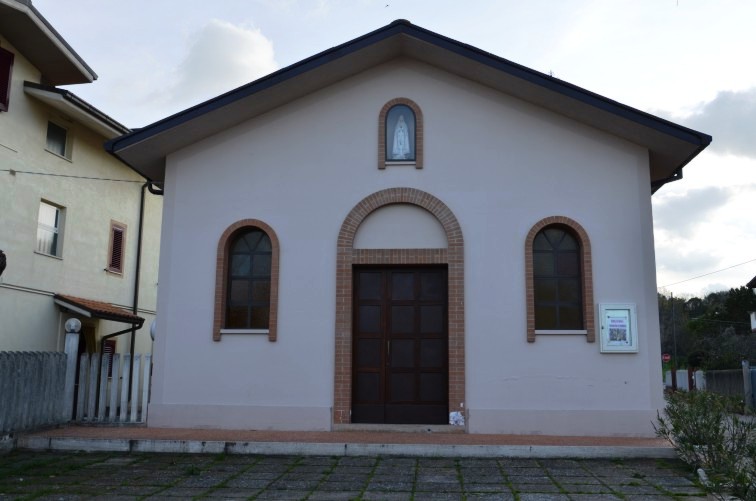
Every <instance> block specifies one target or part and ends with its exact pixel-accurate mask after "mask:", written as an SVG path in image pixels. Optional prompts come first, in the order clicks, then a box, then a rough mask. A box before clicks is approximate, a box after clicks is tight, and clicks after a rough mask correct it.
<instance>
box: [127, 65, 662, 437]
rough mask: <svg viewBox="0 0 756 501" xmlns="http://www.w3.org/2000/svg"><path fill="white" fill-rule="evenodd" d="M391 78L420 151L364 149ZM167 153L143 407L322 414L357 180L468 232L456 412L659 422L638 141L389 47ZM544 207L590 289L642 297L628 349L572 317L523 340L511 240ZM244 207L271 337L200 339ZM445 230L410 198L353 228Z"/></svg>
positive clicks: (305, 417)
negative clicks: (148, 388) (415, 154)
mask: <svg viewBox="0 0 756 501" xmlns="http://www.w3.org/2000/svg"><path fill="white" fill-rule="evenodd" d="M396 98H405V99H409V100H411V101H413V102H414V103H416V104H417V106H418V107H419V108H420V109H421V110H422V117H423V123H424V132H423V134H424V135H423V141H424V142H423V152H424V160H423V168H422V169H416V168H414V167H413V166H411V165H409V166H407V165H404V166H388V167H386V168H385V169H379V168H377V166H376V153H377V150H378V148H377V145H378V141H379V138H378V127H377V123H378V116H379V112H380V110H381V109H382V107H383V106H384V105H385V104H386V103H388V102H389V101H391V100H393V99H396ZM139 148H140V147H139V146H138V147H136V150H137V151H138V152H142V151H145V150H139ZM116 149H117V148H116ZM125 150H126V147H124V151H125ZM164 158H165V171H164V175H165V187H166V193H165V205H164V216H163V217H164V219H163V229H162V254H161V258H160V284H161V287H160V291H159V298H158V303H159V307H160V312H161V313H160V316H159V317H158V320H157V332H158V334H157V340H156V343H155V362H154V364H155V365H154V367H155V370H154V383H153V388H152V391H153V393H152V401H151V405H150V410H149V417H148V424H149V425H150V426H156V427H200V428H203V427H204V428H237V429H292V430H329V429H333V428H334V426H335V424H337V422H336V420H335V417H334V407H335V405H336V402H335V401H336V399H337V395H335V394H334V392H335V390H334V388H335V384H334V379H335V377H336V376H335V375H334V374H335V368H336V367H337V365H338V364H339V361H337V360H336V359H335V353H336V352H337V347H336V341H335V339H336V338H335V336H334V332H335V331H336V330H337V312H338V311H339V305H338V304H337V282H336V276H337V269H336V266H337V245H338V244H337V240H338V237H339V231H340V229H341V228H342V224H344V221H345V218H347V216H348V215H349V214H350V211H351V210H352V209H353V208H354V207H355V206H356V205H358V204H359V203H360V202H361V201H362V200H363V199H365V198H366V197H369V196H371V195H372V194H375V193H377V192H379V191H381V190H386V189H392V188H405V187H406V188H412V189H414V190H418V191H419V192H423V193H427V194H429V195H431V196H432V197H435V198H437V199H438V200H440V201H441V202H443V204H445V205H446V207H448V208H449V210H450V211H451V212H452V213H453V215H454V216H455V217H456V220H457V221H458V223H459V226H460V227H461V231H462V235H463V237H464V284H463V286H464V297H463V301H464V319H463V321H464V353H465V355H464V379H465V385H464V395H465V400H464V402H462V405H461V406H460V408H459V409H457V410H458V411H460V412H462V413H463V414H464V416H465V427H466V430H467V431H468V432H471V433H534V434H556V435H607V436H611V435H615V436H652V435H653V427H652V421H653V420H654V419H655V416H656V412H657V409H660V408H662V407H663V406H664V401H663V397H662V387H663V385H662V373H661V366H660V364H659V363H658V360H659V359H660V343H659V325H658V313H657V305H656V281H655V264H654V244H653V231H652V217H651V200H650V197H651V192H652V188H651V182H652V179H651V175H650V170H651V169H650V166H649V148H648V147H646V146H642V145H640V144H636V143H634V142H630V141H628V140H627V139H623V138H621V137H618V136H616V135H613V134H610V133H607V132H603V131H602V130H599V128H596V127H593V126H588V125H585V124H583V123H581V122H579V121H577V120H575V119H572V118H568V117H566V116H564V115H561V114H558V113H555V112H553V111H550V110H547V109H545V108H543V107H540V106H537V105H535V104H531V103H529V102H526V101H524V100H522V99H520V98H516V97H513V96H512V95H509V94H507V93H504V92H501V91H500V90H496V89H494V88H492V87H490V86H485V85H482V84H480V83H476V82H474V81H472V80H468V79H466V78H464V77H461V76H459V75H455V74H453V73H451V72H448V71H445V70H443V69H441V68H438V67H436V66H431V65H430V64H427V63H425V62H422V61H419V60H417V59H411V58H404V57H400V58H396V59H392V60H390V61H387V62H384V63H382V64H378V65H375V66H374V67H372V68H370V69H368V70H366V71H362V72H359V73H357V74H354V75H351V76H349V77H348V78H345V79H343V80H341V81H339V82H337V83H332V84H330V85H326V86H323V87H321V88H319V89H316V90H313V91H312V92H309V93H307V94H306V95H304V96H302V97H299V98H297V99H293V100H291V101H289V102H286V103H284V104H281V105H280V106H277V107H276V108H275V109H272V110H270V111H267V112H266V113H263V114H260V115H258V116H254V117H249V119H247V120H246V121H243V122H242V123H239V124H238V125H235V126H230V127H228V128H226V129H225V130H223V131H221V132H217V133H212V134H208V135H207V136H206V137H204V139H201V140H198V141H196V142H194V143H193V144H191V145H187V146H184V147H181V148H178V149H175V150H174V151H170V152H169V153H167V154H166V155H165V157H164ZM145 165H147V162H146V161H145ZM146 168H148V167H145V169H146ZM549 216H562V217H566V218H570V219H572V220H574V221H577V222H578V223H579V224H580V225H581V226H582V227H583V228H584V229H585V231H586V232H587V234H588V237H589V238H590V245H591V249H592V272H593V278H592V285H593V301H594V303H595V304H596V305H598V304H599V303H633V304H635V305H636V307H637V318H638V326H637V331H638V335H639V350H638V352H637V353H627V354H602V353H601V352H600V350H599V342H598V340H597V341H596V342H586V335H585V334H572V335H564V334H561V335H538V336H537V338H536V341H535V342H533V343H529V342H528V341H527V336H526V333H527V325H526V310H527V308H526V283H525V282H526V281H525V278H526V257H525V253H524V249H525V240H526V237H527V235H528V232H529V231H530V230H531V228H533V226H534V225H535V224H536V223H538V222H539V221H541V220H542V219H544V218H547V217H549ZM245 219H257V220H260V221H263V222H264V223H266V224H267V225H269V226H270V227H271V228H272V229H273V230H274V231H275V234H276V235H277V238H278V241H279V242H280V279H279V287H278V315H277V319H278V325H277V340H276V341H275V342H270V341H269V340H268V338H267V336H265V335H259V334H235V335H233V334H224V335H223V336H222V338H221V339H220V341H214V340H213V318H214V305H215V303H214V301H215V287H216V256H217V252H218V244H219V239H220V238H221V235H222V234H223V233H224V231H225V230H226V229H227V228H229V227H230V226H231V225H233V224H234V223H236V222H238V221H241V220H245ZM447 245H448V242H447V235H446V234H445V233H444V229H443V227H442V225H441V223H440V222H439V221H437V220H436V218H435V216H433V215H432V214H431V213H430V212H429V211H426V210H425V209H423V208H420V207H417V206H415V205H412V204H394V205H388V206H385V207H383V208H381V209H378V210H377V211H375V212H373V213H372V214H371V215H369V216H368V217H367V218H366V219H365V220H364V221H363V222H362V224H361V225H360V227H359V228H358V229H357V235H356V237H355V242H354V248H357V249H376V248H382V249H417V248H426V249H438V248H446V247H447ZM596 309H597V311H598V308H596ZM449 410H450V412H454V411H455V409H453V408H450V409H449ZM347 426H348V425H347Z"/></svg>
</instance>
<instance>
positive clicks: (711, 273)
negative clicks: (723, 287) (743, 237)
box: [657, 259, 756, 289]
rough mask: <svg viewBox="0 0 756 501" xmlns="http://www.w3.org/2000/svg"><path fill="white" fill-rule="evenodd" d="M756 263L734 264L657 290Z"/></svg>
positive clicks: (662, 286)
mask: <svg viewBox="0 0 756 501" xmlns="http://www.w3.org/2000/svg"><path fill="white" fill-rule="evenodd" d="M754 261H756V259H750V260H748V261H745V262H743V263H739V264H733V265H732V266H728V267H727V268H722V269H721V270H717V271H710V272H709V273H704V274H703V275H698V276H697V277H693V278H686V279H685V280H680V281H679V282H675V283H673V284H667V285H660V286H659V287H657V288H658V289H663V288H665V287H672V286H673V285H677V284H681V283H684V282H690V281H691V280H695V279H697V278H701V277H706V276H709V275H713V274H715V273H719V272H720V271H725V270H729V269H732V268H737V267H738V266H743V265H744V264H748V263H752V262H754Z"/></svg>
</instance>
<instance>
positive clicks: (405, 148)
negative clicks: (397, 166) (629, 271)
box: [391, 115, 410, 160]
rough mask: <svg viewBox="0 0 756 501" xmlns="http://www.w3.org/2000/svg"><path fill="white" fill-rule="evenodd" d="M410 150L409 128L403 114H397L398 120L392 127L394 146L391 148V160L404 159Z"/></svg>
mask: <svg viewBox="0 0 756 501" xmlns="http://www.w3.org/2000/svg"><path fill="white" fill-rule="evenodd" d="M409 152H410V144H409V130H408V129H407V123H406V122H405V121H404V115H399V120H397V122H396V127H395V128H394V148H393V149H392V150H391V158H392V159H393V160H404V159H406V158H407V155H409Z"/></svg>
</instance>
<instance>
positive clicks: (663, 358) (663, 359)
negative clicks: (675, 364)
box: [662, 353, 672, 364]
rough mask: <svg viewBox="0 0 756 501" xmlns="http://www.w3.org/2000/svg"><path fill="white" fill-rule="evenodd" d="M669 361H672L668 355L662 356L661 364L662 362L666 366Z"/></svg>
mask: <svg viewBox="0 0 756 501" xmlns="http://www.w3.org/2000/svg"><path fill="white" fill-rule="evenodd" d="M670 360H672V357H670V356H669V353H663V354H662V362H664V363H665V364H666V363H667V362H669V361H670Z"/></svg>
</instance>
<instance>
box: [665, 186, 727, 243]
mask: <svg viewBox="0 0 756 501" xmlns="http://www.w3.org/2000/svg"><path fill="white" fill-rule="evenodd" d="M730 196H731V190H730V189H729V188H720V187H716V186H711V187H708V188H698V189H692V190H688V191H686V192H684V193H670V194H668V195H667V196H664V195H663V194H661V193H660V194H659V195H658V196H657V197H654V199H653V202H654V226H655V227H656V229H658V230H662V231H666V232H669V233H670V234H673V235H675V236H679V237H685V236H689V235H690V233H691V232H692V231H693V230H694V228H695V227H696V226H698V225H700V224H703V223H707V222H709V218H710V216H711V215H712V213H713V212H714V211H716V210H717V209H719V208H721V207H723V206H724V205H725V204H727V202H728V199H729V197H730Z"/></svg>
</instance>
